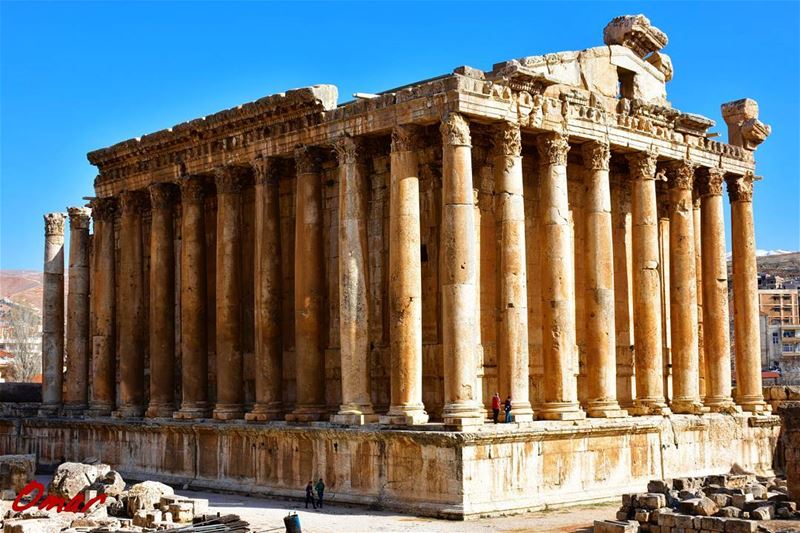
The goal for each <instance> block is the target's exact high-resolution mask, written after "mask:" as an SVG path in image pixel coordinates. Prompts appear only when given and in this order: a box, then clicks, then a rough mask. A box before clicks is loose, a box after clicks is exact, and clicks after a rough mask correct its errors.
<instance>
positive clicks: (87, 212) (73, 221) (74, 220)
mask: <svg viewBox="0 0 800 533" xmlns="http://www.w3.org/2000/svg"><path fill="white" fill-rule="evenodd" d="M67 213H69V229H71V230H73V229H89V221H90V220H91V218H92V210H91V209H89V208H88V207H79V206H76V207H68V208H67Z"/></svg>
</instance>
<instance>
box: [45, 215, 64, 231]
mask: <svg viewBox="0 0 800 533" xmlns="http://www.w3.org/2000/svg"><path fill="white" fill-rule="evenodd" d="M65 219H66V217H65V216H64V213H47V214H46V215H45V216H44V234H45V235H62V236H63V235H64V220H65Z"/></svg>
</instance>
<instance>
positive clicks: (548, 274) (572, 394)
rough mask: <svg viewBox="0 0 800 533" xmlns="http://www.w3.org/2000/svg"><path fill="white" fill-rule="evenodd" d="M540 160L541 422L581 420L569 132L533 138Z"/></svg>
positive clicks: (582, 413)
mask: <svg viewBox="0 0 800 533" xmlns="http://www.w3.org/2000/svg"><path fill="white" fill-rule="evenodd" d="M536 141H537V143H538V149H539V158H540V160H541V165H542V172H541V200H540V201H541V215H542V233H541V237H542V242H541V246H542V265H541V266H542V271H541V280H542V340H543V342H542V350H543V354H544V374H545V383H544V404H542V407H541V409H539V411H538V412H537V416H538V417H539V418H542V419H545V420H574V419H580V418H584V417H585V416H586V413H584V412H583V411H581V409H580V405H579V403H578V391H577V366H578V354H577V346H576V345H575V337H576V332H575V271H574V269H573V268H572V266H573V261H572V259H571V257H572V254H573V243H572V233H571V231H570V222H569V202H568V199H567V152H568V151H569V143H568V142H567V136H566V135H564V134H560V133H545V134H542V135H539V136H538V137H537V139H536Z"/></svg>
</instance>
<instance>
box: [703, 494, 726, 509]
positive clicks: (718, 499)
mask: <svg viewBox="0 0 800 533" xmlns="http://www.w3.org/2000/svg"><path fill="white" fill-rule="evenodd" d="M708 498H709V499H710V500H711V501H713V502H714V503H715V504H716V505H717V507H727V506H729V505H730V504H731V497H730V496H728V495H727V494H711V495H709V496H708Z"/></svg>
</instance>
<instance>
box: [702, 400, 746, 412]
mask: <svg viewBox="0 0 800 533" xmlns="http://www.w3.org/2000/svg"><path fill="white" fill-rule="evenodd" d="M705 405H706V407H708V410H709V411H711V412H712V413H723V414H728V415H732V414H736V413H741V412H742V408H741V407H739V406H738V405H736V404H735V403H734V402H733V398H731V397H730V396H729V397H727V398H726V397H722V398H706V401H705Z"/></svg>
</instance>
